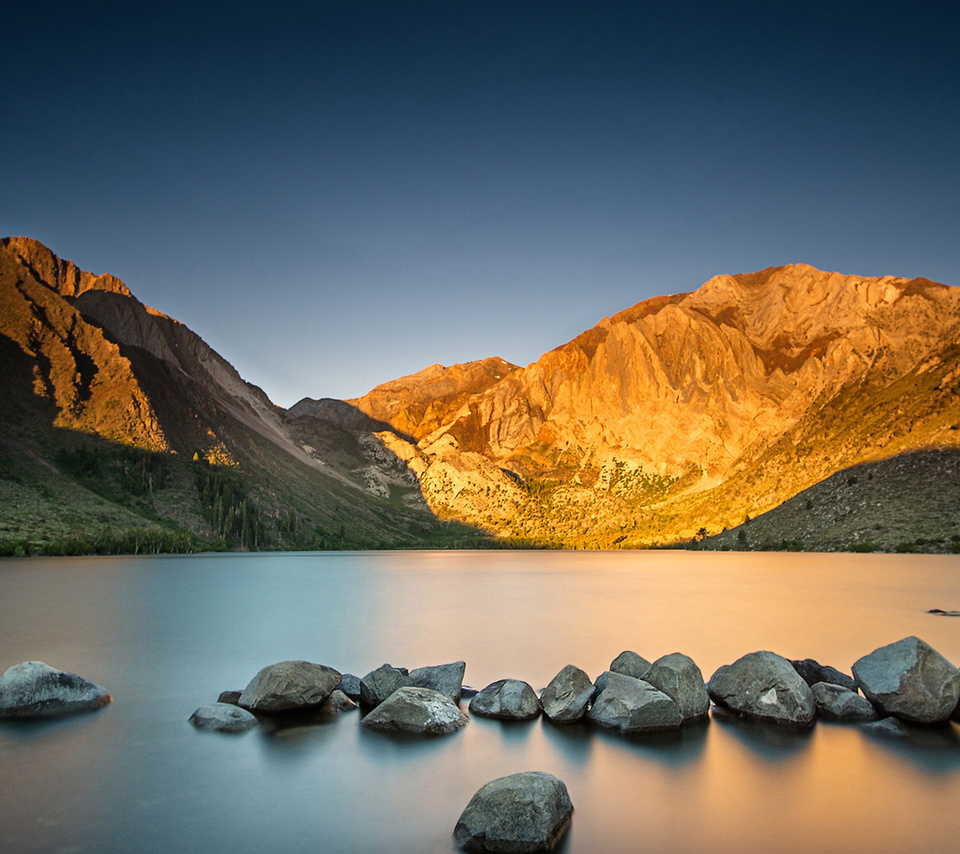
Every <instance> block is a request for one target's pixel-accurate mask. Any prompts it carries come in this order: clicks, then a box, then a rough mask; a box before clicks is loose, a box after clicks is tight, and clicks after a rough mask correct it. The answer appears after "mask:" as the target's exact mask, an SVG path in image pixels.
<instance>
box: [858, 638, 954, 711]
mask: <svg viewBox="0 0 960 854" xmlns="http://www.w3.org/2000/svg"><path fill="white" fill-rule="evenodd" d="M853 676H854V679H856V681H857V685H858V686H859V688H860V689H861V690H862V691H863V693H864V694H865V695H866V696H867V698H868V699H869V700H870V702H872V703H873V704H874V705H875V706H876V707H877V708H878V709H880V710H881V711H882V712H884V713H885V714H887V715H894V716H895V717H898V718H900V719H902V720H905V721H910V722H913V723H921V724H931V723H940V722H942V721H946V720H948V719H949V718H950V715H951V714H952V713H953V711H954V709H956V707H957V702H958V699H960V671H958V670H957V668H956V667H954V666H953V665H952V664H951V663H950V662H949V661H947V659H945V658H944V657H943V656H942V655H940V653H939V652H937V651H936V650H935V649H933V647H931V646H930V645H929V644H928V643H926V642H924V641H922V640H920V639H919V638H917V637H908V638H904V639H903V640H900V641H897V642H896V643H892V644H888V645H887V646H882V647H880V648H879V649H876V650H874V651H873V652H871V653H870V654H869V655H865V656H864V657H863V658H861V659H859V660H858V661H857V662H856V663H855V664H854V665H853Z"/></svg>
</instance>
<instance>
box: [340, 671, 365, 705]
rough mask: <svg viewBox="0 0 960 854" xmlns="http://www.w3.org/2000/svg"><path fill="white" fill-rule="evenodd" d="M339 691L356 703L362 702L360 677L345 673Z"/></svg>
mask: <svg viewBox="0 0 960 854" xmlns="http://www.w3.org/2000/svg"><path fill="white" fill-rule="evenodd" d="M337 689H338V690H340V691H342V692H343V693H344V694H346V695H347V696H348V697H349V698H350V699H351V700H353V701H354V702H358V701H359V700H360V677H359V676H354V675H353V674H352V673H344V674H343V676H341V677H340V684H339V685H338V686H337Z"/></svg>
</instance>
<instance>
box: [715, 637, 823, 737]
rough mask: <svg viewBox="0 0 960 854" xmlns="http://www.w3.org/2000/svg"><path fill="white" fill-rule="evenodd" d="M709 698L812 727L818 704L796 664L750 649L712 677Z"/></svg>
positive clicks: (747, 713)
mask: <svg viewBox="0 0 960 854" xmlns="http://www.w3.org/2000/svg"><path fill="white" fill-rule="evenodd" d="M707 690H708V692H709V694H710V698H711V699H712V700H713V701H714V702H715V703H716V704H717V705H718V706H723V707H724V708H726V709H730V710H731V711H734V712H738V713H739V714H741V715H745V716H747V717H751V718H756V719H758V720H765V721H771V722H773V723H779V724H793V725H796V726H801V727H809V726H810V725H811V724H812V723H813V721H814V718H815V716H816V713H817V704H816V702H815V700H814V699H813V694H812V692H811V691H810V686H809V685H807V683H806V682H804V681H803V679H802V678H801V677H800V674H798V673H797V671H796V670H794V668H793V665H792V664H791V663H790V662H789V661H788V660H787V659H785V658H783V657H782V656H780V655H776V654H775V653H772V652H751V653H748V654H747V655H744V656H743V657H742V658H738V659H737V660H736V661H735V662H734V663H733V664H724V665H723V666H722V667H720V668H718V670H717V672H716V673H714V674H713V676H711V677H710V683H709V685H708V686H707Z"/></svg>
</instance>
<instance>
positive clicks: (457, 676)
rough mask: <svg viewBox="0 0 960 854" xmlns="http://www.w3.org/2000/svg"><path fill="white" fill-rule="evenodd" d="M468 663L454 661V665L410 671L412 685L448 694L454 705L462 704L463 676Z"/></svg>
mask: <svg viewBox="0 0 960 854" xmlns="http://www.w3.org/2000/svg"><path fill="white" fill-rule="evenodd" d="M466 669H467V665H466V662H463V661H454V662H453V663H452V664H437V665H435V666H434V667H418V668H417V669H416V670H411V671H410V684H411V685H416V686H417V687H418V688H430V689H431V690H433V691H439V692H440V693H441V694H446V695H447V696H448V697H449V698H450V699H451V700H453V702H454V703H459V702H460V696H461V694H462V692H463V674H464V672H465V671H466Z"/></svg>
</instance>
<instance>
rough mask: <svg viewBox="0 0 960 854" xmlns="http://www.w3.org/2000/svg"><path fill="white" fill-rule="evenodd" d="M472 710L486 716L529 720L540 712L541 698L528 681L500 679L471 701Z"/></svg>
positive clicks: (506, 719) (511, 719)
mask: <svg viewBox="0 0 960 854" xmlns="http://www.w3.org/2000/svg"><path fill="white" fill-rule="evenodd" d="M470 711H471V712H472V713H473V714H475V715H480V717H485V718H499V719H500V720H503V721H528V720H530V719H531V718H535V717H536V716H537V715H539V714H540V698H539V697H537V695H536V693H535V692H534V690H533V688H531V687H530V685H529V684H528V683H526V682H523V681H521V680H519V679H499V680H497V681H496V682H491V683H490V684H489V685H487V687H486V688H484V689H483V690H482V691H480V692H479V693H478V694H477V695H476V696H475V697H474V698H473V699H472V700H471V701H470Z"/></svg>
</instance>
